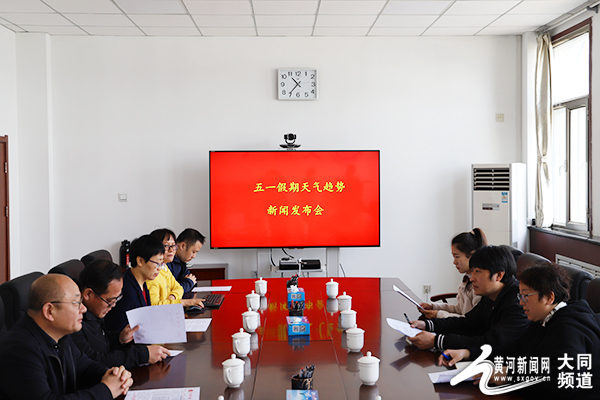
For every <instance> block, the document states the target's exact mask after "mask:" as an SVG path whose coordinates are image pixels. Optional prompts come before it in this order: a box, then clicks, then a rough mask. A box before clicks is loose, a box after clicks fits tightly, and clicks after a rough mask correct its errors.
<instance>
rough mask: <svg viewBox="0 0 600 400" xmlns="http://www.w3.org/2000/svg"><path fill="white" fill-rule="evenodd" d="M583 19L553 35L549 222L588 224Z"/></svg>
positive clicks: (580, 227) (586, 31)
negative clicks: (551, 209)
mask: <svg viewBox="0 0 600 400" xmlns="http://www.w3.org/2000/svg"><path fill="white" fill-rule="evenodd" d="M590 30H591V26H590V23H589V22H585V23H583V24H580V25H578V26H576V27H574V28H571V29H570V30H567V31H565V32H563V33H561V34H559V35H557V36H556V37H554V38H553V41H552V44H553V57H552V64H551V65H552V82H551V85H552V102H553V113H552V142H551V144H552V152H551V163H550V166H551V178H552V185H553V190H554V193H553V200H554V222H553V227H558V228H566V229H569V230H576V231H588V230H589V226H590V224H589V220H590V217H591V216H590V215H589V214H590V213H589V198H590V190H589V187H590V181H589V176H590V173H589V171H590V163H589V150H590V138H589V122H590V117H589V109H590V104H589V100H590V99H589V93H590V81H591V79H590Z"/></svg>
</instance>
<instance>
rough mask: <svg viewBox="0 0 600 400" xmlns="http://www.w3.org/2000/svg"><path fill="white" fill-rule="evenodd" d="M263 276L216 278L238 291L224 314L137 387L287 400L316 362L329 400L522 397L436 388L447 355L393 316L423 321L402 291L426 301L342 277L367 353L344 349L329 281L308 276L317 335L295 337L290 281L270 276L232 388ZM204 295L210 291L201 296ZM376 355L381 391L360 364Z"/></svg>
mask: <svg viewBox="0 0 600 400" xmlns="http://www.w3.org/2000/svg"><path fill="white" fill-rule="evenodd" d="M254 281H255V279H231V280H215V281H213V282H212V284H213V285H214V286H225V285H226V286H232V290H231V291H230V292H224V294H225V301H224V303H223V305H222V306H221V308H220V309H218V310H213V311H206V312H205V313H204V314H201V315H195V316H194V315H188V316H186V317H187V318H212V322H211V325H210V327H209V329H208V330H207V331H206V332H204V333H188V334H187V343H184V344H169V345H166V347H168V348H170V349H181V350H184V353H183V354H181V355H179V356H177V357H174V358H170V359H168V360H167V361H166V362H161V363H159V364H155V365H151V366H147V367H141V368H137V369H134V370H133V371H132V373H133V377H134V381H135V383H134V386H133V387H132V389H133V390H135V389H158V388H176V387H190V386H200V387H201V390H200V398H201V399H203V400H216V399H217V397H218V396H219V395H224V396H225V399H226V400H227V399H230V400H233V399H236V400H246V399H247V400H251V399H254V400H271V399H273V400H275V399H277V400H282V399H285V394H286V389H290V388H291V386H290V381H291V377H292V375H294V374H296V373H298V372H299V370H300V368H302V367H304V366H306V365H310V364H314V365H315V374H314V380H313V384H314V389H315V390H318V392H319V398H320V399H321V400H338V399H339V400H357V399H360V400H367V399H373V400H374V399H375V396H377V395H380V396H381V397H382V399H383V400H388V399H390V400H391V399H400V398H403V399H419V400H421V399H480V398H493V399H517V398H518V397H517V396H515V395H503V396H485V395H483V394H482V393H481V392H480V391H479V388H478V387H477V386H473V384H472V383H469V382H466V383H461V384H459V385H457V386H450V384H438V385H433V384H432V383H431V381H430V380H429V377H428V375H427V374H428V373H429V372H436V371H443V370H445V368H444V367H439V366H437V365H436V360H437V357H438V354H439V353H433V352H430V351H421V350H418V349H417V348H416V347H414V346H410V345H408V344H407V343H406V341H405V337H404V335H402V334H401V333H399V332H396V331H394V330H393V329H391V328H390V327H389V326H388V325H387V323H386V321H385V319H386V318H387V317H390V318H394V319H399V320H405V318H404V313H407V314H408V315H409V317H410V318H411V319H416V318H417V317H418V316H419V313H418V312H417V310H416V308H415V306H414V305H412V303H410V302H409V301H408V300H405V299H404V297H402V296H400V295H399V294H398V293H396V292H394V291H393V289H392V285H394V284H395V285H396V286H398V287H400V288H401V289H402V290H404V291H406V292H407V293H409V294H410V295H411V296H413V298H415V299H418V297H417V296H415V295H414V294H413V293H412V292H411V291H410V289H409V288H408V287H407V286H406V285H404V284H403V283H402V282H401V281H400V280H399V279H394V278H335V281H337V282H339V294H342V292H346V293H347V294H348V295H350V296H352V309H353V310H355V311H356V312H357V324H358V327H359V328H362V329H364V330H365V346H364V347H363V349H362V350H361V352H349V351H348V350H347V349H345V348H344V345H343V343H344V339H345V337H344V335H345V333H344V332H343V330H342V329H340V327H339V312H328V309H329V310H331V308H332V307H333V306H335V302H336V300H333V301H332V300H329V299H327V295H326V293H325V283H326V282H328V281H329V278H300V280H299V286H300V287H301V288H303V289H304V290H305V294H306V310H305V313H304V315H305V316H307V317H308V319H309V321H310V324H311V326H310V336H309V337H306V336H304V337H293V336H292V337H289V338H288V335H287V325H286V320H285V317H286V316H287V315H288V310H287V293H286V282H287V278H270V279H267V282H268V293H267V295H266V296H264V297H263V298H261V310H260V311H259V314H260V322H261V323H260V327H259V328H258V329H257V331H256V332H255V333H253V334H252V338H251V343H252V345H251V347H252V351H251V353H250V354H249V355H248V357H245V358H244V360H245V362H246V365H245V367H246V372H245V373H246V376H245V378H244V383H243V384H242V385H241V387H239V388H236V389H231V388H227V386H226V385H225V383H224V381H223V367H222V364H221V363H222V362H223V361H225V360H226V359H227V358H230V357H231V354H232V353H233V350H232V338H231V335H232V334H234V333H236V332H239V330H240V328H241V327H242V315H241V314H242V313H243V312H244V311H246V310H247V308H246V294H248V293H250V291H251V290H253V289H254ZM198 295H199V296H202V293H200V294H198ZM367 351H370V352H371V353H372V355H373V356H375V357H377V358H379V359H380V360H381V363H380V367H379V380H378V381H377V383H376V384H375V385H374V386H366V385H362V383H361V381H360V379H359V377H358V362H357V360H358V359H359V358H360V357H362V356H363V355H365V354H366V353H367Z"/></svg>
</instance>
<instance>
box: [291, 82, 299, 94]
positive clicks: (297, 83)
mask: <svg viewBox="0 0 600 400" xmlns="http://www.w3.org/2000/svg"><path fill="white" fill-rule="evenodd" d="M292 80H293V81H294V82H296V86H294V87H293V88H292V90H290V94H292V92H293V91H294V89H296V88H297V87H298V86H300V82H298V81H296V80H295V79H294V78H292Z"/></svg>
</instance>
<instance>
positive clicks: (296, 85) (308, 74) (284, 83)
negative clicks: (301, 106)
mask: <svg viewBox="0 0 600 400" xmlns="http://www.w3.org/2000/svg"><path fill="white" fill-rule="evenodd" d="M277 93H278V98H279V100H316V99H317V70H316V69H297V68H289V69H279V70H277Z"/></svg>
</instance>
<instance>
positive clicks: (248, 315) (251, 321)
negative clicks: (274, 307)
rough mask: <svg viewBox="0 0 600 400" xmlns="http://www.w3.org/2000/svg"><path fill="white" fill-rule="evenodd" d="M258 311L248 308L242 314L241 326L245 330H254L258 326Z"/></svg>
mask: <svg viewBox="0 0 600 400" xmlns="http://www.w3.org/2000/svg"><path fill="white" fill-rule="evenodd" d="M258 318H259V317H258V313H257V312H256V311H252V310H251V309H248V311H246V312H245V313H243V314H242V326H243V327H244V330H245V331H246V332H254V331H255V330H256V328H258Z"/></svg>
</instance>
